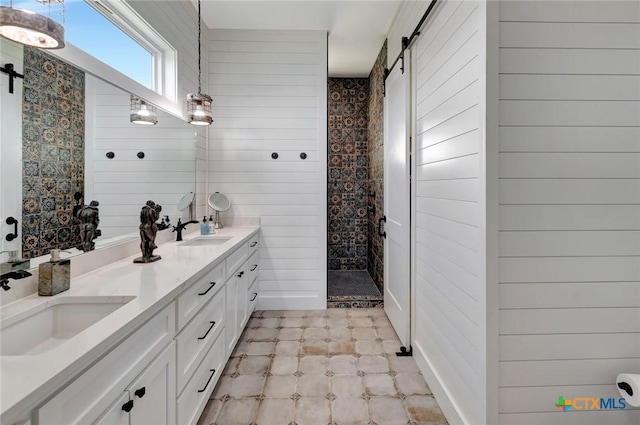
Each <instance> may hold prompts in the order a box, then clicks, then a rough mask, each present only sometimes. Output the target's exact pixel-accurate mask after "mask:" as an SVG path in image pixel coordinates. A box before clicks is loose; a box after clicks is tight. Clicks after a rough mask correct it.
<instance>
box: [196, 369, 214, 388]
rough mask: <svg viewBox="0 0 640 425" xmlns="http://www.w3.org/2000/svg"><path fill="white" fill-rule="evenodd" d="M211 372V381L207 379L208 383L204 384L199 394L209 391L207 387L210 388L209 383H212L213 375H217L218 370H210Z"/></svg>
mask: <svg viewBox="0 0 640 425" xmlns="http://www.w3.org/2000/svg"><path fill="white" fill-rule="evenodd" d="M209 371H210V372H211V376H209V379H207V383H206V384H204V388H203V389H201V390H198V392H199V393H203V392H205V391H206V390H207V387H208V386H209V382H211V379H212V378H213V375H215V374H216V370H215V369H209Z"/></svg>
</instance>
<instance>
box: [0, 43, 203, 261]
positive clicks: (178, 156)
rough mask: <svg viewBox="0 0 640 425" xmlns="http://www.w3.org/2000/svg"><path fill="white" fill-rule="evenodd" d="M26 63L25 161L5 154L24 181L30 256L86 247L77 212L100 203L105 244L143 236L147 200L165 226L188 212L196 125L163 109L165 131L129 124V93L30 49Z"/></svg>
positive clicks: (192, 188) (160, 115) (25, 237)
mask: <svg viewBox="0 0 640 425" xmlns="http://www.w3.org/2000/svg"><path fill="white" fill-rule="evenodd" d="M22 67H23V74H24V81H23V91H22V162H21V163H17V162H18V161H13V164H12V163H11V162H12V161H11V158H8V157H6V156H5V155H3V157H2V166H3V167H9V168H11V167H13V168H14V169H15V171H16V173H21V175H22V206H21V208H16V211H20V210H21V213H22V216H21V220H20V223H21V229H22V252H23V258H33V257H38V256H42V255H46V254H48V252H49V251H50V250H51V249H53V248H59V249H69V248H77V247H79V246H81V244H82V242H83V241H82V232H81V221H80V219H79V218H78V217H77V214H76V213H77V212H78V211H81V210H82V209H83V208H85V207H87V206H89V205H90V204H91V203H92V201H94V207H95V206H96V205H95V203H97V204H98V205H97V208H98V210H99V227H98V228H99V230H100V231H99V232H98V233H99V234H100V237H99V238H98V239H96V240H95V242H96V244H97V246H100V245H104V244H106V242H107V241H108V240H112V239H113V238H116V239H118V238H123V237H126V236H125V235H131V237H137V235H138V226H139V224H140V217H139V216H140V209H141V207H142V206H143V205H144V204H145V203H146V202H147V201H148V200H153V201H154V202H156V203H157V204H159V205H161V206H162V211H161V219H163V222H166V221H167V218H168V219H169V220H170V221H171V222H172V223H174V222H175V221H177V218H178V217H182V216H183V214H184V213H183V212H182V211H180V210H179V209H178V203H179V202H180V199H181V198H182V197H183V195H184V194H185V193H189V192H194V191H195V149H196V145H195V138H194V129H193V127H192V126H190V125H189V124H188V123H186V122H185V121H183V120H181V119H179V118H177V117H175V116H173V115H170V114H168V113H166V112H163V111H161V110H158V111H157V115H158V123H157V125H153V126H143V125H136V124H133V123H131V122H130V105H131V95H130V94H129V93H127V92H124V91H122V90H121V89H119V88H117V87H115V86H113V85H111V84H110V83H108V82H105V81H103V80H100V79H98V78H96V77H94V76H92V75H90V74H87V73H85V72H83V71H82V70H80V69H78V68H76V67H74V66H73V65H71V64H68V63H65V62H64V61H62V60H60V59H58V58H56V57H54V56H52V55H50V54H49V53H46V52H44V51H41V50H38V49H33V48H28V47H25V48H24V64H23V66H21V68H22ZM17 95H19V94H17ZM3 96H4V93H3ZM4 120H5V117H4V116H3V121H4ZM2 125H3V126H4V125H11V123H9V122H2ZM3 143H5V142H3ZM5 184H8V182H3V190H4V185H5ZM165 216H167V218H165ZM85 244H86V241H85Z"/></svg>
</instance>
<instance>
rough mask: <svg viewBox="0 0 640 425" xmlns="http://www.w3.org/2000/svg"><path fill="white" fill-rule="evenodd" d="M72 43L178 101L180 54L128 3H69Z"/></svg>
mask: <svg viewBox="0 0 640 425" xmlns="http://www.w3.org/2000/svg"><path fill="white" fill-rule="evenodd" d="M65 5H66V6H65V7H66V11H65V15H66V17H65V21H66V22H65V39H66V41H67V42H68V43H71V44H73V45H74V46H75V47H77V48H79V49H81V50H83V51H84V52H86V53H88V54H90V55H91V56H93V57H95V58H96V59H98V60H100V61H101V62H104V63H105V64H107V65H109V66H110V67H112V68H114V69H116V70H118V71H120V72H121V73H123V74H125V75H126V76H128V77H129V78H131V79H133V80H135V81H137V82H138V83H140V84H142V85H143V86H145V87H147V88H149V89H151V90H153V91H155V92H157V93H159V94H161V95H162V96H164V97H166V98H168V99H170V100H172V101H175V100H176V70H175V58H176V52H175V49H173V47H171V45H169V44H168V43H167V42H166V41H165V40H164V39H163V38H162V37H161V36H160V35H159V34H158V33H157V32H156V31H155V30H154V29H153V28H151V27H150V26H149V24H147V23H146V22H145V21H144V20H143V19H142V18H141V17H140V16H139V15H138V14H137V13H136V12H135V11H134V10H133V9H132V8H131V7H130V6H129V5H127V4H126V3H125V2H121V1H114V0H100V1H96V0H85V1H67V2H65Z"/></svg>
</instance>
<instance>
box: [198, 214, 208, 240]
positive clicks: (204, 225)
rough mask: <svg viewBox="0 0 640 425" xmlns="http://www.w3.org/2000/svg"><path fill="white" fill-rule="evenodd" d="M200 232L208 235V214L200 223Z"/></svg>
mask: <svg viewBox="0 0 640 425" xmlns="http://www.w3.org/2000/svg"><path fill="white" fill-rule="evenodd" d="M200 234H201V235H208V234H209V225H208V224H207V216H206V215H205V216H204V217H202V223H201V224H200Z"/></svg>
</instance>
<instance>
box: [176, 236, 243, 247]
mask: <svg viewBox="0 0 640 425" xmlns="http://www.w3.org/2000/svg"><path fill="white" fill-rule="evenodd" d="M230 239H231V236H202V237H199V238H194V239H191V240H189V241H186V242H183V243H181V244H180V246H215V245H222V244H223V243H225V242H227V241H228V240H230Z"/></svg>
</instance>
